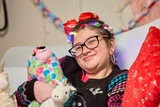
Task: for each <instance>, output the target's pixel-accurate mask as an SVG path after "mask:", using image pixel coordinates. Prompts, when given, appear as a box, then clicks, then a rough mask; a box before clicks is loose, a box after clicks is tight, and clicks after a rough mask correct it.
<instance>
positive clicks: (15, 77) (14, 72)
mask: <svg viewBox="0 0 160 107" xmlns="http://www.w3.org/2000/svg"><path fill="white" fill-rule="evenodd" d="M4 71H6V72H7V73H8V76H9V81H10V84H11V91H10V94H13V93H14V92H15V91H16V90H17V88H18V86H19V85H21V84H22V83H23V82H25V81H27V68H25V67H6V68H4Z"/></svg>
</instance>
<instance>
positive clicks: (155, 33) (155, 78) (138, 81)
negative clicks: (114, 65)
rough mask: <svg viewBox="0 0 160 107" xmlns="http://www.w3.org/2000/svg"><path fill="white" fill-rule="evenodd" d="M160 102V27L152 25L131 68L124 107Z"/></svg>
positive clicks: (155, 106) (144, 106) (151, 106)
mask: <svg viewBox="0 0 160 107" xmlns="http://www.w3.org/2000/svg"><path fill="white" fill-rule="evenodd" d="M159 104H160V29H159V28H156V27H154V26H151V27H150V29H149V32H148V34H147V36H146V38H145V41H144V42H143V44H142V46H141V49H140V51H139V54H138V56H137V58H136V59H135V61H134V63H133V64H132V65H131V67H130V69H129V74H128V78H127V82H126V89H125V93H124V97H123V101H122V107H158V105H159Z"/></svg>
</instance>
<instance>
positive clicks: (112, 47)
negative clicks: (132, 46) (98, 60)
mask: <svg viewBox="0 0 160 107" xmlns="http://www.w3.org/2000/svg"><path fill="white" fill-rule="evenodd" d="M109 48H110V52H109V53H110V55H113V53H114V50H115V48H116V43H115V41H114V39H111V40H109Z"/></svg>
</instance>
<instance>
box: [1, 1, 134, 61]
mask: <svg viewBox="0 0 160 107" xmlns="http://www.w3.org/2000/svg"><path fill="white" fill-rule="evenodd" d="M1 1H2V0H0V2H1ZM42 1H43V3H44V4H45V5H46V6H47V8H48V9H49V10H50V11H51V12H52V13H54V14H55V15H56V16H58V17H60V18H61V20H62V21H63V22H66V21H67V20H68V19H72V18H78V15H79V14H80V13H81V12H84V11H92V12H95V13H97V14H98V15H99V16H100V18H101V19H102V20H103V21H105V22H106V23H108V24H109V25H111V26H112V27H113V28H114V29H115V30H118V29H119V27H120V26H121V25H122V24H126V23H128V21H129V20H130V19H131V18H132V13H131V10H130V6H128V7H127V8H126V9H125V10H124V11H123V13H122V14H121V15H122V18H120V17H118V15H117V14H116V12H115V11H116V6H117V5H118V4H119V3H120V1H121V0H119V1H116V0H113V1H112V0H99V1H97V0H42ZM6 2H7V10H8V18H9V27H8V30H6V31H5V32H0V59H1V58H2V56H3V54H4V53H5V51H6V50H7V49H9V48H10V47H13V46H38V45H63V44H67V39H66V36H65V35H64V33H63V32H61V31H60V30H58V29H56V28H55V26H54V25H53V24H52V23H51V22H49V20H48V19H46V18H44V17H43V16H42V12H41V11H40V10H38V7H37V6H35V5H34V4H33V2H32V0H6ZM0 10H1V9H0ZM3 21H4V20H2V18H0V24H2V23H3Z"/></svg>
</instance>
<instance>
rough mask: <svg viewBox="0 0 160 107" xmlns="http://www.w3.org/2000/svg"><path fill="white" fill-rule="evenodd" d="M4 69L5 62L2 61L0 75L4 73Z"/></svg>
mask: <svg viewBox="0 0 160 107" xmlns="http://www.w3.org/2000/svg"><path fill="white" fill-rule="evenodd" d="M3 69H4V60H2V61H1V64H0V73H2V72H3Z"/></svg>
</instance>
